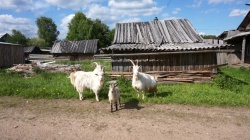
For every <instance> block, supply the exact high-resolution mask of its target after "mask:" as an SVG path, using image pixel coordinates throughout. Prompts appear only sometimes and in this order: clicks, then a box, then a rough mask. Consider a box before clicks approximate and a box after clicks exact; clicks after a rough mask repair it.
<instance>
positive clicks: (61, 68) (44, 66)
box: [8, 62, 81, 74]
mask: <svg viewBox="0 0 250 140" xmlns="http://www.w3.org/2000/svg"><path fill="white" fill-rule="evenodd" d="M52 63H53V62H49V63H40V62H37V63H32V64H17V65H15V66H13V67H11V68H9V69H8V70H9V71H15V72H20V73H26V74H33V73H34V70H35V69H40V70H44V71H48V72H65V73H68V72H73V71H79V70H81V65H79V64H78V65H61V64H52Z"/></svg>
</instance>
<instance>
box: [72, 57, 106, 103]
mask: <svg viewBox="0 0 250 140" xmlns="http://www.w3.org/2000/svg"><path fill="white" fill-rule="evenodd" d="M94 64H96V68H95V69H94V71H93V72H85V71H77V72H72V73H71V74H70V76H69V78H70V82H71V84H72V85H73V86H74V87H75V88H76V90H77V92H78V93H79V99H80V100H83V95H82V93H83V91H84V90H85V88H88V89H91V90H92V91H93V92H94V93H95V96H96V101H99V97H98V92H99V91H100V90H101V88H102V85H103V81H104V71H103V69H104V67H102V66H101V65H100V64H98V63H97V62H94Z"/></svg>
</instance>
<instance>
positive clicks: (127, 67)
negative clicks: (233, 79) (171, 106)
mask: <svg viewBox="0 0 250 140" xmlns="http://www.w3.org/2000/svg"><path fill="white" fill-rule="evenodd" d="M128 59H131V60H134V62H135V63H136V61H137V60H138V65H139V66H141V67H140V71H142V72H147V71H191V70H201V69H203V68H207V67H211V66H214V65H217V60H216V53H183V54H164V55H143V56H113V57H112V71H114V72H131V70H132V69H131V68H132V67H131V66H132V64H131V63H130V62H129V61H128ZM211 71H212V72H215V73H216V72H217V69H216V68H213V69H211Z"/></svg>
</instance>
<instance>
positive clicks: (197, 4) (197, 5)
mask: <svg viewBox="0 0 250 140" xmlns="http://www.w3.org/2000/svg"><path fill="white" fill-rule="evenodd" d="M201 4H202V0H195V1H194V2H193V4H192V5H188V6H187V7H191V8H197V7H200V6H201Z"/></svg>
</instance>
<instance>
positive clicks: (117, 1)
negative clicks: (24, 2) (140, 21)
mask: <svg viewBox="0 0 250 140" xmlns="http://www.w3.org/2000/svg"><path fill="white" fill-rule="evenodd" d="M108 6H109V7H110V8H111V14H112V15H116V16H119V17H124V16H130V17H135V16H141V15H143V16H151V15H154V14H158V13H160V12H161V11H162V9H163V8H164V7H157V6H156V3H155V2H153V1H152V0H130V1H129V2H128V1H123V0H109V3H108Z"/></svg>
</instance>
